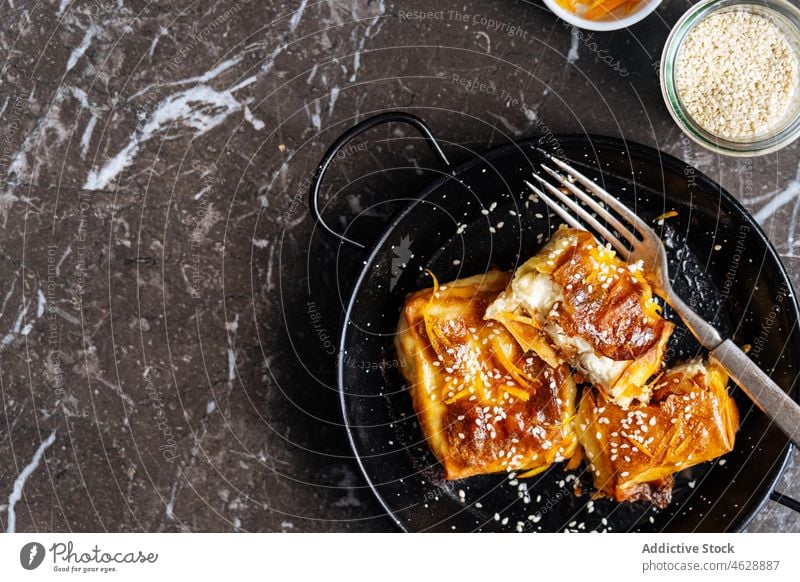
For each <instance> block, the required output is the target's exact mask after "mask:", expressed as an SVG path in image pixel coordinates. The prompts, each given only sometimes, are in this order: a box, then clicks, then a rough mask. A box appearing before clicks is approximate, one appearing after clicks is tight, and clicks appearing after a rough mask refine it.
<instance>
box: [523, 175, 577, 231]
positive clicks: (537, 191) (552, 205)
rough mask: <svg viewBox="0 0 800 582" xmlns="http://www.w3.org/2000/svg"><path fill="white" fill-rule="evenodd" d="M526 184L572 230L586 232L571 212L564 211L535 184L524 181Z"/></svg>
mask: <svg viewBox="0 0 800 582" xmlns="http://www.w3.org/2000/svg"><path fill="white" fill-rule="evenodd" d="M534 175H535V174H534ZM524 182H525V185H526V186H527V187H528V188H530V189H531V190H533V192H534V194H536V195H537V196H538V197H539V198H541V199H542V200H543V201H544V203H545V204H547V206H548V207H549V208H550V209H551V210H552V211H553V212H555V213H556V214H558V215H559V216H560V217H561V219H562V220H563V221H564V222H566V223H567V224H568V225H570V226H571V227H572V228H578V229H580V230H586V227H585V226H584V225H582V224H581V223H580V222H578V221H577V220H575V218H574V217H573V216H572V215H571V214H570V213H569V212H567V211H566V210H564V209H563V208H562V207H561V205H560V204H558V203H557V202H555V201H554V200H552V199H551V198H550V197H549V196H548V195H547V194H545V193H544V192H542V191H541V190H540V189H539V188H537V187H536V186H534V185H533V184H531V183H530V182H528V181H527V180H524Z"/></svg>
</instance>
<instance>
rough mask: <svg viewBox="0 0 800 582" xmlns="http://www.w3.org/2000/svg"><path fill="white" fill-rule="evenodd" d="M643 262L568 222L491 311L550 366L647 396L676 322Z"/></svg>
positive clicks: (609, 390)
mask: <svg viewBox="0 0 800 582" xmlns="http://www.w3.org/2000/svg"><path fill="white" fill-rule="evenodd" d="M659 310H660V307H659V305H658V303H656V301H655V300H654V299H653V294H652V290H651V288H650V285H649V283H648V282H647V280H646V279H645V277H644V273H643V271H642V269H641V266H640V265H636V264H633V265H628V264H626V263H625V262H623V261H621V260H620V259H619V258H617V256H616V254H615V253H614V251H613V250H611V249H610V248H609V247H605V246H602V245H601V244H599V243H598V242H597V240H596V239H595V238H594V237H593V236H592V235H591V234H590V233H588V232H586V231H584V230H578V229H573V228H566V227H562V228H560V229H559V230H558V231H556V232H555V233H554V234H553V237H552V238H551V239H550V241H549V242H548V243H547V244H546V245H545V246H544V248H543V249H542V250H541V251H540V252H539V253H537V254H536V255H535V256H534V257H533V258H531V259H530V260H528V261H527V262H526V263H525V264H523V265H522V266H521V267H520V268H519V269H518V270H517V271H516V273H514V277H513V279H512V281H511V283H510V285H509V286H508V288H507V289H506V290H505V291H504V292H503V293H501V294H500V295H499V296H498V298H497V299H496V300H495V301H494V302H493V303H492V304H491V305H490V306H489V307H488V309H487V311H486V317H487V318H490V319H493V320H496V321H498V322H500V323H502V324H503V325H504V326H505V327H506V328H507V329H508V330H509V331H510V332H511V334H512V335H513V336H514V337H515V338H516V340H517V341H518V342H519V343H520V345H521V346H522V347H523V349H526V350H532V351H534V352H535V353H536V354H538V355H539V356H540V357H541V358H542V359H543V360H544V361H546V362H547V363H548V364H550V365H551V366H554V367H556V366H559V365H561V364H563V363H565V362H566V363H568V364H569V365H571V366H573V367H574V368H575V369H576V370H577V371H578V372H580V374H581V376H582V377H583V378H584V379H585V380H586V381H588V382H590V383H591V384H593V385H595V386H597V387H599V388H600V389H602V390H603V391H604V392H605V393H606V394H607V395H608V396H609V397H610V398H611V399H612V400H613V401H614V402H616V403H618V404H620V405H622V406H627V405H628V404H630V403H631V401H632V400H633V399H638V400H642V401H645V402H646V401H647V400H648V389H649V388H648V385H647V380H648V379H649V378H650V377H651V376H652V375H653V374H654V373H655V372H657V371H658V370H659V368H660V366H661V359H662V356H663V354H664V350H665V347H666V345H667V341H668V340H669V336H670V335H671V334H672V330H673V328H674V325H673V324H672V323H670V322H668V321H666V320H664V319H662V318H661V316H660V315H659Z"/></svg>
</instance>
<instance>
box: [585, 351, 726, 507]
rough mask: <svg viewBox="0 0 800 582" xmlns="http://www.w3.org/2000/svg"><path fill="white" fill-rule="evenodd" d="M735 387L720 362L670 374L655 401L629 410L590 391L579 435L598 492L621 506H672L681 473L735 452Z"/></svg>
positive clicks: (658, 386)
mask: <svg viewBox="0 0 800 582" xmlns="http://www.w3.org/2000/svg"><path fill="white" fill-rule="evenodd" d="M727 384H728V376H727V374H726V373H725V372H724V370H722V368H721V367H720V366H719V365H718V364H715V363H713V362H710V363H707V364H704V363H702V362H701V361H695V362H691V363H688V364H684V365H682V366H678V367H675V368H672V369H670V370H668V371H667V372H665V373H664V374H663V375H662V376H661V377H660V378H658V380H657V381H656V382H655V383H654V384H653V387H652V396H651V398H650V402H649V403H642V402H637V403H635V404H633V405H631V406H630V407H629V408H628V409H624V408H622V407H620V406H618V405H616V404H614V403H613V402H609V401H608V399H607V397H606V396H605V395H604V394H603V393H601V392H597V391H594V390H586V391H584V393H583V397H582V398H581V403H580V407H579V408H578V416H577V418H576V430H577V432H578V439H579V440H580V443H581V446H583V449H584V451H585V452H586V457H587V460H588V461H589V463H590V464H589V468H590V470H591V471H592V472H593V474H594V483H595V487H596V488H597V489H598V490H599V491H601V492H602V493H604V494H606V495H607V496H608V497H610V498H612V499H615V500H617V501H634V500H637V499H641V500H645V501H650V502H652V503H654V504H656V505H658V506H660V507H664V506H666V505H667V504H668V503H669V501H670V497H671V493H672V483H673V478H672V474H673V473H675V472H677V471H681V470H682V469H685V468H687V467H691V466H692V465H696V464H698V463H702V462H704V461H709V460H711V459H715V458H716V457H719V456H720V455H723V454H725V453H728V452H730V451H731V450H733V441H734V435H735V433H736V429H737V428H738V426H739V413H738V410H737V408H736V404H735V403H734V402H733V399H732V398H731V397H730V396H729V395H728V391H727Z"/></svg>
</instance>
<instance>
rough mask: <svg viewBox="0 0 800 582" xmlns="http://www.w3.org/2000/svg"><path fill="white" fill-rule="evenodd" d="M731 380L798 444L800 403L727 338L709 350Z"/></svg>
mask: <svg viewBox="0 0 800 582" xmlns="http://www.w3.org/2000/svg"><path fill="white" fill-rule="evenodd" d="M711 357H712V358H714V359H715V360H717V361H718V362H719V363H720V364H721V365H722V367H723V368H725V370H726V371H727V372H728V374H730V376H731V378H733V381H734V382H736V384H738V385H739V387H740V388H741V389H742V390H743V391H744V392H745V393H746V394H747V395H748V396H749V397H750V399H751V400H752V401H753V402H755V404H756V406H758V407H759V408H760V409H761V410H763V411H764V412H765V413H766V414H767V416H769V417H770V418H771V419H772V420H773V421H774V422H775V424H777V425H778V426H779V427H780V429H781V430H782V431H783V432H784V433H785V434H786V436H788V437H789V439H790V440H791V441H792V442H793V443H794V444H795V446H798V445H799V444H800V405H798V404H797V403H796V402H795V401H794V400H792V398H791V396H789V395H788V394H787V393H786V392H784V391H783V389H782V388H781V387H780V386H778V385H777V384H776V383H775V382H774V381H773V380H772V378H770V377H769V376H768V375H767V373H766V372H764V371H763V370H762V369H761V368H759V367H758V366H757V365H756V364H755V362H753V360H751V359H750V357H749V356H748V355H747V354H745V353H744V352H743V351H742V350H741V349H740V348H739V346H737V345H736V344H735V343H733V342H732V341H731V340H729V339H727V340H725V341H724V342H722V343H721V344H720V345H719V346H717V347H716V348H715V349H713V350H711Z"/></svg>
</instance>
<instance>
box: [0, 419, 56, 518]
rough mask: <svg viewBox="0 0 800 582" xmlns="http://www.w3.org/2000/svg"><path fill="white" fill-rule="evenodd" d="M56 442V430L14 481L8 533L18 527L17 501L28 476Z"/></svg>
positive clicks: (9, 502)
mask: <svg viewBox="0 0 800 582" xmlns="http://www.w3.org/2000/svg"><path fill="white" fill-rule="evenodd" d="M54 442H56V431H53V432H51V433H50V436H49V437H47V439H46V440H44V441H42V443H41V444H40V445H39V448H37V449H36V452H35V453H34V454H33V458H32V459H31V462H30V463H28V465H26V466H25V468H24V469H22V471H20V474H19V476H18V477H17V479H16V480H15V481H14V485H13V487H12V489H11V493H10V494H9V496H8V522H7V523H8V525H7V527H6V533H14V532H15V531H16V528H17V513H16V506H17V502H18V501H19V500H20V499H21V498H22V489H23V488H24V487H25V483H26V481H27V480H28V478H29V477H30V476H31V475H32V474H33V472H34V471H35V470H36V469H37V468H38V467H39V463H41V462H42V457H43V456H44V452H45V451H46V450H47V449H48V448H49V447H50V446H51V445H52V444H53V443H54Z"/></svg>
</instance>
